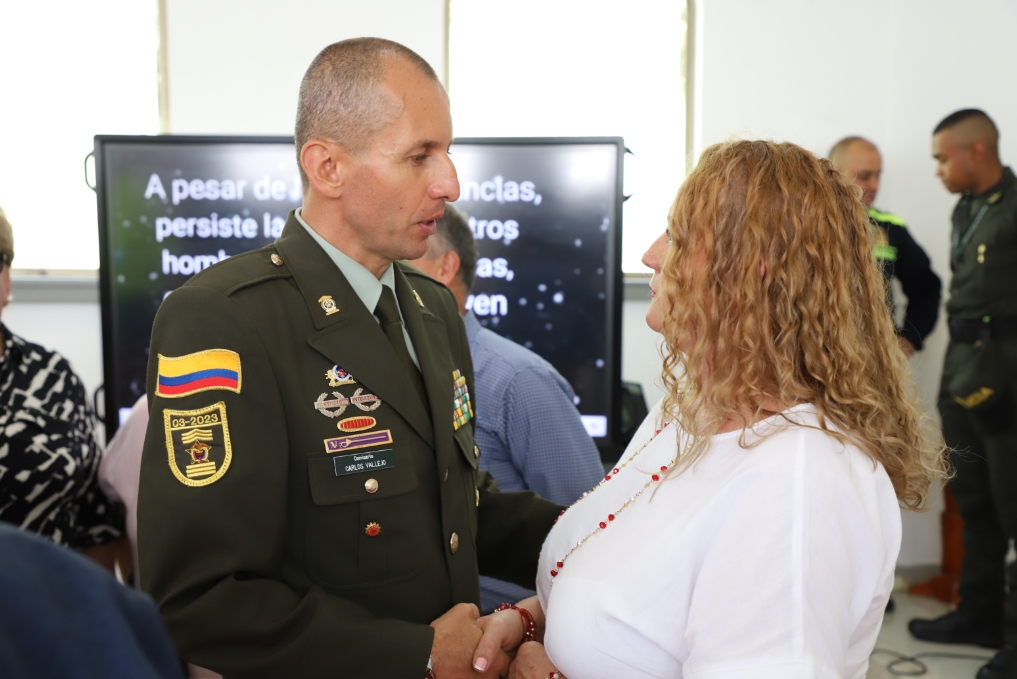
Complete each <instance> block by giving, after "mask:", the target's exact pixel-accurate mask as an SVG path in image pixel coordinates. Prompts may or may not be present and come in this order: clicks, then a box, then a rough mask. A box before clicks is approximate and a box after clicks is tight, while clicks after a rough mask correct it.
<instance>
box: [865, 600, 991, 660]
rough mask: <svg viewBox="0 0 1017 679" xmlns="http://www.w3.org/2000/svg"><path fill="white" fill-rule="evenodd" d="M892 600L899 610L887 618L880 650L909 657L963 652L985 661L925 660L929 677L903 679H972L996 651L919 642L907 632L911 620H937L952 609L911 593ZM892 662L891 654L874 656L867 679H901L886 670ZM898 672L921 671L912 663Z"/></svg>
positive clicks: (879, 643) (884, 619)
mask: <svg viewBox="0 0 1017 679" xmlns="http://www.w3.org/2000/svg"><path fill="white" fill-rule="evenodd" d="M893 599H894V601H895V602H896V603H897V610H896V611H894V612H893V613H889V614H887V615H886V616H884V618H883V627H882V629H881V630H880V632H879V639H878V640H877V641H876V648H877V649H886V650H890V651H897V652H898V653H903V654H904V655H908V656H913V655H916V654H919V653H961V654H966V655H977V656H979V657H982V658H985V660H961V659H953V658H923V659H922V662H923V663H925V665H926V666H927V667H928V672H927V673H926V674H923V675H918V674H907V675H904V676H923V677H925V678H926V679H973V677H974V676H975V672H977V671H978V668H979V667H981V666H982V665H984V664H985V662H986V661H987V660H988V659H989V658H991V657H992V655H993V651H992V649H988V648H979V647H977V646H953V645H945V644H930V643H927V642H924V641H918V640H917V639H915V638H914V637H912V636H911V635H910V634H909V633H908V621H909V620H911V619H912V618H935V617H938V616H940V615H942V614H944V613H946V612H947V611H948V610H949V606H947V605H946V604H944V603H942V602H939V601H936V600H935V599H929V598H926V597H916V596H911V595H909V594H901V593H895V594H894V595H893ZM892 661H893V656H891V655H887V654H883V653H876V654H874V655H873V656H872V658H871V659H870V660H869V672H868V674H867V675H866V677H867V679H889V678H891V677H896V676H901V674H896V675H895V674H892V673H891V672H889V671H887V669H886V666H887V664H888V663H890V662H892ZM898 671H899V672H900V671H909V672H917V671H918V668H917V667H915V666H914V665H911V664H904V665H901V666H899V667H898Z"/></svg>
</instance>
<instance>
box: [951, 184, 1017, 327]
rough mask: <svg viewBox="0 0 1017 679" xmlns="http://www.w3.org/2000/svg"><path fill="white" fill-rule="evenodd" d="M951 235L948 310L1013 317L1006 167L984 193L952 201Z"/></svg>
mask: <svg viewBox="0 0 1017 679" xmlns="http://www.w3.org/2000/svg"><path fill="white" fill-rule="evenodd" d="M979 214H981V215H982V216H981V218H979ZM972 225H973V227H974V228H973V230H972ZM951 239H952V243H953V248H952V251H951V261H950V268H951V269H952V271H953V278H952V279H951V281H950V299H949V301H948V302H947V303H946V311H947V314H948V315H949V316H950V317H951V318H968V319H972V318H974V319H977V318H982V317H984V316H991V317H997V318H1002V317H1017V177H1015V176H1014V173H1013V171H1012V170H1011V169H1010V168H1009V167H1008V168H1006V169H1005V170H1004V171H1003V177H1002V179H1000V181H999V183H998V184H996V185H995V186H994V187H992V188H991V189H989V190H988V191H986V192H985V193H982V194H980V195H977V196H972V195H964V196H963V197H961V199H960V200H959V201H957V206H956V207H955V208H954V210H953V233H952V234H951Z"/></svg>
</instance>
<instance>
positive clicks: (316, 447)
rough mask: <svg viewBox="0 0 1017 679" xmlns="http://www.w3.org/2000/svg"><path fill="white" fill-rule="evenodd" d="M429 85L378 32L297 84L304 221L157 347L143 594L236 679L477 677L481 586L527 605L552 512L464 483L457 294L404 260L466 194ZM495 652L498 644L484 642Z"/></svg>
mask: <svg viewBox="0 0 1017 679" xmlns="http://www.w3.org/2000/svg"><path fill="white" fill-rule="evenodd" d="M451 143H452V121H451V117H450V114H449V101H448V96H447V94H446V93H445V90H444V88H443V87H442V86H441V84H440V82H439V81H438V78H437V76H436V75H435V73H434V71H433V69H431V67H430V66H429V65H428V64H427V63H426V62H425V61H424V60H423V59H421V58H420V57H419V56H418V55H417V54H415V53H414V52H412V51H411V50H409V49H407V48H406V47H403V46H402V45H399V44H396V43H393V42H390V41H387V40H380V39H376V38H360V39H355V40H347V41H343V42H340V43H336V44H334V45H331V46H329V47H326V48H325V49H324V50H322V51H321V52H320V53H319V54H318V56H317V57H315V59H314V61H313V62H312V63H311V66H310V67H309V68H308V70H307V73H306V74H305V76H304V79H303V82H302V83H301V87H300V99H299V104H298V111H297V129H296V147H297V152H298V157H299V162H300V171H301V174H302V178H303V181H304V202H303V207H302V208H300V209H298V210H296V211H294V212H292V213H290V216H289V219H288V221H287V223H286V226H285V228H284V230H283V233H282V236H281V237H280V238H279V239H278V240H277V241H276V242H275V243H274V244H273V245H271V246H269V247H266V248H263V249H261V250H256V251H254V252H250V253H246V254H243V255H239V256H236V257H232V258H230V259H228V260H226V261H224V262H220V263H219V264H217V265H215V266H212V267H210V268H208V269H206V270H205V271H203V272H201V273H200V274H199V275H197V276H195V277H194V278H192V279H191V280H190V281H188V282H187V283H186V284H185V285H184V286H183V287H181V288H179V289H178V290H176V291H174V292H173V293H172V294H171V295H169V296H168V297H167V298H166V300H165V301H164V302H163V304H162V306H161V308H160V309H159V313H158V315H157V317H156V319H155V325H154V327H153V330H152V348H151V359H150V362H149V370H148V400H149V403H150V404H151V407H150V415H151V417H150V423H149V427H148V431H147V436H146V439H145V448H144V452H143V455H142V462H141V485H140V492H139V506H138V546H139V552H140V560H141V577H142V588H143V589H144V590H145V591H146V592H148V593H149V594H151V595H152V597H153V598H154V599H155V600H156V602H157V603H158V605H159V609H160V612H161V614H162V616H163V618H164V620H165V622H166V627H167V629H168V631H169V633H170V636H171V637H172V639H173V641H174V644H175V646H176V648H177V651H178V652H179V653H180V654H181V655H182V656H183V658H184V659H185V660H187V661H189V662H191V663H194V664H196V665H199V666H201V667H206V668H208V669H211V670H215V671H217V672H220V673H222V674H223V675H224V676H227V677H231V678H233V677H237V678H241V677H252V678H253V677H266V678H267V677H287V678H294V679H301V678H306V679H311V678H313V679H319V678H320V679H336V678H337V677H343V678H345V679H368V678H371V679H374V678H375V677H385V678H386V679H389V678H391V679H420V678H421V677H437V679H463V678H465V677H468V678H470V679H480V678H481V677H485V678H486V677H494V676H498V675H500V674H504V673H505V672H506V671H507V667H508V657H507V656H506V655H505V654H504V653H502V654H501V655H500V656H498V657H497V658H495V659H493V660H492V661H491V663H490V666H488V664H487V662H486V661H485V662H484V663H483V666H481V667H477V668H476V669H475V668H474V667H473V653H474V649H475V648H476V646H477V644H478V642H479V641H480V638H481V632H480V630H479V628H478V627H477V625H476V624H475V620H476V619H477V617H478V610H477V606H476V604H477V603H478V602H479V583H478V571H479V572H482V573H484V574H487V575H492V576H495V577H498V578H501V579H504V580H510V581H513V582H516V583H517V584H519V585H528V586H529V587H533V585H534V579H535V576H536V569H537V557H538V554H539V551H540V547H541V545H542V543H543V540H544V537H545V536H546V534H547V532H548V530H550V528H551V525H552V524H553V522H554V519H555V518H556V517H557V516H558V514H559V512H560V510H561V507H559V506H558V505H554V504H552V503H550V502H547V501H545V500H542V499H540V498H539V497H537V496H536V495H535V494H533V493H531V492H517V493H500V492H498V490H497V488H496V487H495V485H494V483H493V480H492V479H491V478H490V477H489V476H488V475H487V474H486V473H484V472H479V471H478V470H477V460H478V458H479V457H480V453H479V450H478V448H477V446H476V445H475V444H474V440H473V427H474V422H473V405H472V400H473V399H472V394H473V393H474V388H473V386H474V385H473V365H472V361H471V359H470V352H469V346H468V344H467V339H466V331H465V328H464V326H463V321H462V318H461V317H460V315H459V305H458V304H457V302H456V300H455V298H454V297H453V296H452V293H451V292H449V290H448V288H446V287H445V286H443V285H441V284H440V283H437V282H435V281H434V280H432V279H431V278H429V277H427V276H425V275H423V274H422V273H420V272H419V271H417V270H416V269H413V268H412V267H410V266H409V265H406V264H403V263H400V262H399V261H398V260H403V259H413V258H416V257H419V256H421V255H423V254H424V252H425V251H426V250H427V242H426V241H427V237H428V236H430V235H431V234H433V233H434V230H435V220H436V219H438V218H439V217H441V215H442V212H443V210H444V208H445V202H446V201H454V200H455V199H456V198H458V196H459V182H458V179H457V178H456V172H455V168H454V167H453V165H452V162H451V160H450V158H449V155H448V148H449V146H450V145H451ZM496 645H498V642H496Z"/></svg>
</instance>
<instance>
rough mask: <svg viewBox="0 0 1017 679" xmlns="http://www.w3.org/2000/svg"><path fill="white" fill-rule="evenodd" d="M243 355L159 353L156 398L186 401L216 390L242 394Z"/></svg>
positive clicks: (224, 351) (226, 352)
mask: <svg viewBox="0 0 1017 679" xmlns="http://www.w3.org/2000/svg"><path fill="white" fill-rule="evenodd" d="M240 379H241V371H240V354H238V353H237V352H235V351H230V350H229V349H207V350H205V351H198V352H195V353H193V354H187V355H186V356H163V355H162V354H159V369H158V379H157V381H156V386H155V395H156V396H161V397H163V398H183V397H184V396H190V395H191V394H197V393H200V392H202V391H210V390H212V389H224V390H226V391H232V392H236V393H238V394H239V393H240Z"/></svg>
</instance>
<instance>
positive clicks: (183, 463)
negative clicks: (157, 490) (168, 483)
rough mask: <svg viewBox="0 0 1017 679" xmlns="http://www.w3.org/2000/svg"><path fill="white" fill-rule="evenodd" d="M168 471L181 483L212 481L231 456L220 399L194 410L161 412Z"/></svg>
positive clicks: (188, 484)
mask: <svg viewBox="0 0 1017 679" xmlns="http://www.w3.org/2000/svg"><path fill="white" fill-rule="evenodd" d="M162 417H163V424H164V426H165V429H166V452H167V454H168V458H169V467H170V471H172V472H173V476H175V477H176V479H177V481H179V482H180V483H182V484H184V485H185V486H191V487H199V486H207V485H209V484H212V483H215V482H216V481H218V480H219V479H221V478H222V477H223V475H224V474H225V473H226V470H227V469H229V466H230V461H231V460H232V459H233V446H232V444H231V443H230V430H229V425H228V424H227V422H226V404H225V403H223V402H222V401H220V402H218V403H216V404H214V405H210V406H207V407H205V408H198V409H197V410H171V409H169V408H166V409H164V410H163V411H162Z"/></svg>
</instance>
